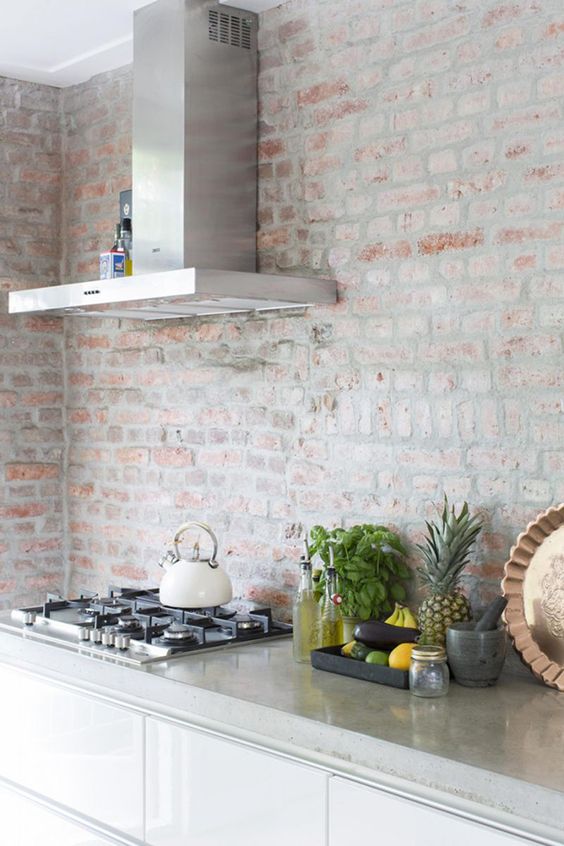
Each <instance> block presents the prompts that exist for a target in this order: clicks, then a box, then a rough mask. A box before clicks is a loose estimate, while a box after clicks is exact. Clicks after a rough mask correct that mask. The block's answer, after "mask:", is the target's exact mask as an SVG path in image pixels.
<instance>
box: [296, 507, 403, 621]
mask: <svg viewBox="0 0 564 846" xmlns="http://www.w3.org/2000/svg"><path fill="white" fill-rule="evenodd" d="M310 537H311V543H310V553H311V555H312V556H314V555H316V554H317V555H319V557H320V558H321V560H322V561H323V563H324V564H325V565H327V564H328V562H329V546H332V547H333V554H334V561H335V569H336V570H337V576H338V580H339V591H340V592H341V594H342V596H343V603H342V606H341V607H342V610H343V614H345V615H346V616H351V617H357V616H358V617H361V618H362V619H363V620H367V619H368V618H370V617H374V618H376V619H378V618H379V617H382V616H383V615H384V614H385V613H389V611H390V610H391V608H392V607H393V604H394V601H402V600H403V599H405V596H406V591H405V588H404V586H403V584H402V583H403V582H407V581H408V580H409V579H410V578H411V576H412V573H411V570H410V569H409V567H408V566H407V564H406V563H405V556H406V554H407V552H406V549H405V547H404V545H403V544H402V542H401V540H400V538H399V537H398V536H397V535H396V534H395V532H392V531H391V530H390V529H388V528H387V527H386V526H377V525H373V524H371V523H363V524H362V525H357V526H352V527H351V528H350V529H341V528H336V529H326V528H325V527H323V526H314V527H313V529H311V532H310ZM324 581H325V580H324V577H323V576H322V577H321V579H320V587H323V586H324ZM397 597H401V598H399V599H398V598H397Z"/></svg>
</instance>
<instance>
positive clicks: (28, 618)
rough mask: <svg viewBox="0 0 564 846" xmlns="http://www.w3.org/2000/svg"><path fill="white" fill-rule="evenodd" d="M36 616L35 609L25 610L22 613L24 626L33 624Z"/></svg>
mask: <svg viewBox="0 0 564 846" xmlns="http://www.w3.org/2000/svg"><path fill="white" fill-rule="evenodd" d="M36 618H37V614H36V612H35V611H26V612H25V614H24V615H23V621H24V623H25V625H26V626H33V624H34V623H35V620H36Z"/></svg>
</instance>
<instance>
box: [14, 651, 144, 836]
mask: <svg viewBox="0 0 564 846" xmlns="http://www.w3.org/2000/svg"><path fill="white" fill-rule="evenodd" d="M0 685H1V689H2V696H1V697H0V750H1V755H0V776H3V777H4V778H6V779H9V780H10V781H12V782H15V783H17V784H20V785H22V786H23V787H26V788H28V789H30V790H33V791H35V792H36V793H38V794H41V795H43V796H45V797H47V798H48V799H51V800H54V801H55V802H58V803H60V804H61V805H65V806H67V807H69V808H71V809H73V810H75V811H78V812H80V813H82V814H84V815H86V816H87V817H90V818H93V819H95V820H99V821H100V822H102V823H105V824H106V825H108V826H111V827H112V828H115V829H118V830H120V831H123V832H125V833H127V834H130V835H133V836H135V837H138V838H139V839H142V837H143V717H140V716H139V715H137V714H134V713H130V712H128V711H126V710H124V709H123V708H119V707H114V706H113V705H106V704H105V703H104V702H101V701H100V700H97V699H94V698H91V697H89V696H88V695H87V694H82V693H81V694H78V693H74V692H73V691H71V690H69V689H67V688H63V687H58V686H57V685H53V684H50V683H48V682H44V681H41V680H39V679H38V678H36V677H34V676H31V675H27V674H25V673H22V672H21V671H17V670H12V669H8V668H6V667H0ZM0 825H1V821H0ZM87 842H88V841H87Z"/></svg>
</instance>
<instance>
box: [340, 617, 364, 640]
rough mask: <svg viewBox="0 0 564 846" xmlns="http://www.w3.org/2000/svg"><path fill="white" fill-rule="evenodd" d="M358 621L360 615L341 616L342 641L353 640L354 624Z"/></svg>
mask: <svg viewBox="0 0 564 846" xmlns="http://www.w3.org/2000/svg"><path fill="white" fill-rule="evenodd" d="M359 623H360V617H343V641H344V642H345V643H348V642H349V641H350V640H354V630H355V626H357V625H358V624H359Z"/></svg>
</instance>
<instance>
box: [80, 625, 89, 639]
mask: <svg viewBox="0 0 564 846" xmlns="http://www.w3.org/2000/svg"><path fill="white" fill-rule="evenodd" d="M78 639H79V640H89V639H90V633H89V631H88V629H87V628H85V627H84V626H81V627H80V628H79V630H78Z"/></svg>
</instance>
